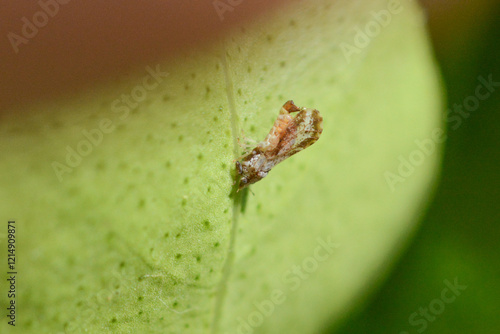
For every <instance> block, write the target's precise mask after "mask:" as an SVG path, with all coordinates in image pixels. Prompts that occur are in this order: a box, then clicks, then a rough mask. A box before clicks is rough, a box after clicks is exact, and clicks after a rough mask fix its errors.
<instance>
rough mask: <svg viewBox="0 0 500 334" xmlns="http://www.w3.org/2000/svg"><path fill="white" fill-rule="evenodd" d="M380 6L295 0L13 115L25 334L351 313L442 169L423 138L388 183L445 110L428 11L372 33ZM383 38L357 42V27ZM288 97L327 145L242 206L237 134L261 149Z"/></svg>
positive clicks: (319, 324) (216, 326) (288, 321)
mask: <svg viewBox="0 0 500 334" xmlns="http://www.w3.org/2000/svg"><path fill="white" fill-rule="evenodd" d="M388 8H392V7H390V6H389V7H388V5H387V3H386V2H385V1H337V2H329V1H312V2H308V3H297V4H293V5H290V6H289V7H286V8H285V9H281V10H280V11H279V12H274V13H269V14H268V15H267V16H264V17H262V18H261V19H260V20H259V21H257V22H252V23H251V24H248V25H246V26H242V27H237V28H235V29H234V31H233V32H232V33H231V34H230V36H228V37H227V38H225V39H224V40H222V41H220V43H215V44H213V45H212V46H211V47H209V48H207V49H204V50H202V51H198V52H191V53H187V54H182V55H179V57H178V58H177V59H175V60H170V61H165V62H163V63H160V64H151V65H150V66H149V67H146V68H143V69H139V70H138V71H137V73H134V74H132V75H130V76H127V77H123V78H121V79H120V81H119V82H114V83H109V84H107V85H104V86H101V87H95V89H94V90H92V91H90V92H81V93H80V94H78V96H77V97H75V98H72V99H69V100H58V101H53V102H51V103H44V104H42V103H40V104H39V105H37V106H33V107H31V108H30V109H29V110H23V111H22V115H23V117H22V118H19V117H18V115H19V113H18V112H15V111H13V112H12V113H10V115H11V116H6V117H4V120H3V122H2V124H1V125H0V126H1V131H0V133H1V134H2V139H1V141H2V143H3V144H2V149H1V152H2V157H3V159H2V161H1V162H0V170H1V174H0V175H1V176H0V178H1V179H0V180H1V184H2V187H1V190H0V192H1V198H2V201H1V203H0V208H1V212H3V216H4V217H5V218H4V221H6V219H7V218H15V219H16V220H17V223H18V231H17V236H16V237H17V239H16V240H17V249H18V250H17V252H18V253H17V256H18V262H19V268H17V270H18V272H19V280H18V285H17V289H18V292H19V293H18V296H17V298H18V301H17V302H18V305H19V309H18V313H19V314H18V322H19V323H18V325H19V326H20V327H21V329H22V330H23V331H25V332H31V331H33V332H35V331H36V332H50V333H55V332H64V331H66V332H84V331H87V332H92V333H95V332H107V331H110V332H134V333H142V332H152V333H156V332H158V333H159V332H161V333H205V332H206V333H208V332H210V331H217V332H220V333H250V332H252V331H254V332H256V333H257V332H258V333H281V332H297V333H313V332H317V331H319V330H321V329H322V328H324V327H325V326H326V325H327V324H328V323H329V322H331V321H333V322H335V321H338V320H339V319H340V318H342V317H343V316H344V315H345V314H346V312H347V311H348V309H349V307H350V306H351V305H352V304H353V303H354V302H355V301H356V300H358V299H359V297H360V295H361V294H362V293H364V292H366V291H367V289H368V288H369V287H370V286H372V283H373V282H377V281H379V280H380V279H382V278H383V276H384V273H385V272H386V270H387V268H388V264H389V263H390V262H391V259H393V258H394V256H395V255H396V254H397V251H398V250H399V249H400V248H401V246H402V245H403V244H404V243H405V242H406V240H407V237H408V235H409V234H410V233H411V232H412V230H413V229H414V226H415V222H416V221H417V218H418V216H419V214H420V213H421V210H422V204H423V203H424V202H425V201H424V199H425V198H426V194H427V193H428V191H429V187H430V185H431V183H432V181H433V178H434V176H435V170H436V166H437V162H438V159H439V154H438V153H439V143H436V142H435V141H433V143H434V144H433V145H434V152H433V153H432V154H425V153H423V159H421V160H418V161H419V162H418V164H414V166H413V171H412V172H411V173H410V172H409V173H408V174H409V175H408V176H407V177H402V178H401V180H403V181H401V182H399V183H398V182H397V183H395V184H393V185H392V186H391V185H389V184H388V182H387V180H386V174H387V172H390V173H393V174H394V175H396V174H398V168H399V169H400V168H402V167H401V165H400V164H401V163H400V159H401V158H402V159H404V160H411V159H413V160H414V159H415V158H416V153H415V152H417V151H419V152H422V149H421V148H420V147H419V145H418V144H417V143H416V142H415V140H419V141H425V142H426V143H429V140H431V138H433V137H432V134H433V131H434V130H435V129H437V128H438V127H439V126H440V109H441V91H440V85H439V80H438V77H437V74H436V69H435V66H434V63H433V60H432V57H431V52H430V50H429V46H428V40H427V37H426V34H425V28H424V22H423V19H422V17H421V14H420V10H419V9H417V8H416V7H415V5H414V4H411V3H406V2H404V3H403V4H401V6H400V9H401V10H400V11H398V12H397V13H396V11H395V13H393V14H390V15H389V16H387V17H386V21H385V22H383V23H384V24H383V25H382V23H377V22H379V21H377V17H378V20H382V19H381V18H380V17H381V16H380V15H382V14H380V13H381V12H380V11H381V10H386V11H387V13H391V12H389V11H388ZM235 10H237V8H235ZM373 13H378V14H379V15H378V16H377V15H375V14H373ZM383 13H385V12H383ZM214 15H215V14H214ZM380 22H382V21H380ZM385 23H387V24H385ZM377 24H378V26H379V30H378V33H375V32H377V31H376V30H369V31H368V33H369V34H370V36H371V37H370V36H368V35H367V42H366V43H364V44H363V45H362V44H360V41H361V40H360V38H361V37H360V36H357V34H359V30H358V28H359V29H361V31H365V29H372V28H373V27H374V26H375V25H377ZM370 27H372V28H370ZM347 44H349V45H350V46H351V47H354V48H356V52H355V53H353V54H351V55H347V54H346V53H345V52H344V51H345V46H346V45H347ZM343 50H344V51H343ZM351 50H352V49H351ZM154 71H157V72H165V73H168V75H163V76H162V75H156V76H155V75H152V74H151V72H154ZM127 96H128V97H127ZM127 99H128V100H127ZM288 99H293V100H294V101H295V103H296V104H297V105H299V106H305V107H310V108H316V109H318V110H320V111H321V113H322V115H323V118H324V131H323V135H322V137H321V138H320V140H319V141H318V142H317V143H315V144H314V145H313V146H312V147H310V148H308V149H307V150H305V151H303V152H301V153H300V154H297V155H295V156H293V157H291V158H290V159H288V160H286V161H285V162H283V163H281V164H280V165H278V166H277V167H275V168H274V169H273V170H272V171H271V172H270V173H269V175H268V176H267V177H266V178H265V179H264V180H262V181H260V182H259V183H257V184H255V185H253V186H252V187H251V190H252V192H253V193H250V194H248V193H238V194H237V195H235V194H234V189H233V182H234V173H235V171H234V163H233V161H234V159H235V158H236V157H237V156H238V154H239V153H240V148H239V147H238V145H237V138H238V137H241V136H242V131H243V132H244V134H245V136H246V137H249V138H251V139H254V140H257V141H259V140H262V139H263V138H264V137H265V135H266V134H267V132H268V131H269V129H270V128H271V126H272V124H273V121H274V119H275V118H276V116H277V114H278V111H279V108H280V107H281V105H282V104H283V103H284V102H285V101H286V100H288ZM69 152H73V153H69ZM75 152H76V153H75ZM412 154H413V155H415V156H414V157H413V158H412V156H411V155H412ZM419 156H421V155H419ZM413 160H412V161H413ZM410 167H412V166H410ZM7 216H8V217H7ZM3 243H4V240H2V246H1V247H2V249H5V247H4V245H3ZM4 284H6V283H5V282H2V291H6V290H7V287H6V286H4ZM3 303H5V298H4V299H2V307H4V306H6V305H7V304H3ZM2 326H3V327H2V329H6V328H8V325H7V324H6V323H5V321H4V322H3V323H2ZM9 329H10V328H9ZM16 329H17V328H16ZM2 331H3V330H2Z"/></svg>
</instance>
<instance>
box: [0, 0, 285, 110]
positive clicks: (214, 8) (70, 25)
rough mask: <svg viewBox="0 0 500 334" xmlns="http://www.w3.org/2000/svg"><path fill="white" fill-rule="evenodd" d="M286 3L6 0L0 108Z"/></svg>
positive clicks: (105, 73)
mask: <svg viewBox="0 0 500 334" xmlns="http://www.w3.org/2000/svg"><path fill="white" fill-rule="evenodd" d="M286 2H290V0H252V1H244V0H190V1H177V0H176V1H164V0H149V1H144V2H142V1H133V0H122V1H98V0H87V1H70V0H41V1H6V0H4V1H3V4H2V12H1V14H0V16H1V17H0V22H2V23H1V35H2V36H3V37H2V39H1V47H0V59H1V66H2V69H1V76H0V111H1V110H5V108H6V107H7V106H12V105H18V104H25V103H30V102H31V101H33V100H37V99H40V98H44V99H48V98H51V97H53V96H57V95H61V94H71V93H74V92H76V91H78V90H79V89H82V88H84V87H85V86H88V85H92V84H93V83H95V82H96V81H99V80H109V79H110V78H112V77H113V76H115V75H117V74H119V73H121V72H123V71H127V70H128V69H129V68H137V67H139V66H141V65H142V64H145V63H151V62H153V63H154V62H156V61H159V60H160V59H165V58H167V57H171V56H174V55H175V54H176V53H178V52H179V51H180V50H182V49H186V48H192V47H196V46H200V45H203V44H206V43H210V42H211V41H212V40H213V39H214V38H217V36H219V35H220V34H223V33H224V32H225V31H227V30H228V29H229V28H230V27H231V26H232V25H234V24H235V23H237V22H240V21H244V20H251V19H252V18H254V17H256V16H258V15H260V14H261V13H262V12H265V11H268V10H271V9H273V8H275V7H277V6H278V5H280V4H281V5H282V4H283V3H286ZM23 18H24V19H23ZM46 19H47V20H46ZM23 20H24V21H23ZM26 20H27V21H30V23H31V24H33V23H35V22H38V26H39V27H36V26H35V25H34V26H31V28H30V27H29V26H26V27H25V33H24V34H23V26H24V25H26ZM33 27H35V30H34V29H33ZM36 30H38V31H37V32H36ZM9 33H10V34H9ZM14 34H15V35H17V36H19V37H20V38H19V37H16V36H14ZM30 35H33V36H31V37H30V38H26V36H30ZM16 51H17V52H16Z"/></svg>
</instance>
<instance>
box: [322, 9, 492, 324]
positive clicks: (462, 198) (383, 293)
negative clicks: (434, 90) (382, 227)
mask: <svg viewBox="0 0 500 334" xmlns="http://www.w3.org/2000/svg"><path fill="white" fill-rule="evenodd" d="M424 5H425V6H426V8H427V11H428V16H429V29H430V31H431V35H432V39H433V43H434V47H435V52H436V58H437V61H438V62H439V64H440V67H441V70H442V74H443V80H444V84H445V86H446V90H447V94H448V95H447V101H448V108H451V109H452V110H453V106H454V104H458V105H462V104H463V102H464V100H465V99H466V98H467V97H469V96H473V95H474V94H475V91H476V88H477V87H478V85H479V81H478V77H479V76H482V77H484V78H488V77H489V76H490V75H492V78H493V81H495V82H499V84H500V69H499V66H500V3H499V1H490V0H477V1H434V2H432V1H428V2H424ZM447 128H448V141H447V143H446V147H445V154H444V159H443V163H442V171H441V178H440V181H439V184H438V187H437V189H436V192H435V194H434V196H435V197H434V199H433V201H432V202H431V204H430V206H429V207H428V211H427V212H426V213H425V216H424V219H423V221H422V222H421V228H420V230H419V231H418V232H417V234H416V236H415V238H414V239H413V241H412V243H411V245H410V246H409V248H408V249H407V250H406V252H405V253H404V254H403V256H402V257H401V258H400V259H399V261H398V263H397V264H396V266H395V267H394V268H393V271H392V274H391V276H390V277H389V279H388V280H386V281H385V282H384V284H383V286H382V287H381V288H380V289H379V290H378V291H377V292H376V293H375V295H372V296H370V297H369V300H367V301H366V302H365V304H364V305H360V307H359V309H358V311H357V312H356V313H355V314H354V315H352V316H351V317H350V318H349V319H347V321H346V322H345V323H344V324H343V326H342V327H341V328H340V329H337V330H334V329H333V328H332V329H331V330H330V332H332V333H333V332H334V333H336V334H352V333H354V334H357V333H394V334H406V333H409V334H412V333H429V334H430V333H440V334H443V333H479V334H482V333H487V334H489V333H500V247H499V243H500V238H499V236H500V224H499V223H500V210H499V208H500V173H499V170H500V87H497V88H495V91H494V92H493V93H492V94H491V96H490V97H489V98H487V99H485V100H484V101H480V104H479V107H478V108H477V110H474V111H471V112H470V116H469V117H468V118H464V119H463V122H462V123H461V124H460V125H459V126H458V123H457V122H448V123H447ZM455 279H456V280H457V282H458V284H460V285H465V286H467V288H466V289H465V290H462V291H461V292H460V295H458V296H456V298H455V300H454V301H452V302H449V303H445V302H442V297H441V294H442V292H443V290H444V289H445V288H446V287H447V285H446V284H445V283H444V281H445V280H448V281H449V282H450V283H453V282H454V281H455ZM444 293H445V298H452V297H453V294H450V292H449V291H445V292H444ZM429 308H431V309H429ZM426 309H427V315H426V314H424V313H425V312H426ZM415 312H416V313H415ZM433 312H434V313H433ZM410 317H412V321H413V322H412V323H410Z"/></svg>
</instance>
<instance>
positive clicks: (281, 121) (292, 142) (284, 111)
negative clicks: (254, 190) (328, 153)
mask: <svg viewBox="0 0 500 334" xmlns="http://www.w3.org/2000/svg"><path fill="white" fill-rule="evenodd" d="M295 112H298V114H297V115H296V116H295V117H293V116H292V115H291V114H292V113H295ZM322 132H323V118H322V117H321V115H320V113H319V111H318V110H316V109H309V108H298V107H297V106H296V105H295V104H294V103H293V101H292V100H290V101H287V102H286V103H285V104H284V105H283V107H281V110H280V113H279V115H278V118H277V119H276V121H275V122H274V125H273V127H272V129H271V131H270V132H269V134H268V135H267V136H266V138H265V139H264V140H263V141H262V142H260V143H259V144H258V145H257V147H255V148H254V149H253V150H252V151H251V152H249V153H247V154H244V155H242V156H241V157H240V158H238V159H237V161H236V171H237V172H238V174H239V176H240V178H239V184H238V191H240V190H241V189H243V188H245V187H247V186H249V185H250V184H252V183H255V182H257V181H260V180H261V179H263V178H264V177H266V175H267V173H269V171H270V170H271V169H272V168H273V167H274V166H276V165H277V164H278V163H280V162H281V161H283V160H285V159H286V158H288V157H291V156H292V155H294V154H295V153H297V152H300V151H302V150H303V149H305V148H307V147H309V146H311V145H312V144H314V143H315V142H316V141H317V140H318V139H319V137H320V135H321V133H322Z"/></svg>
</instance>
